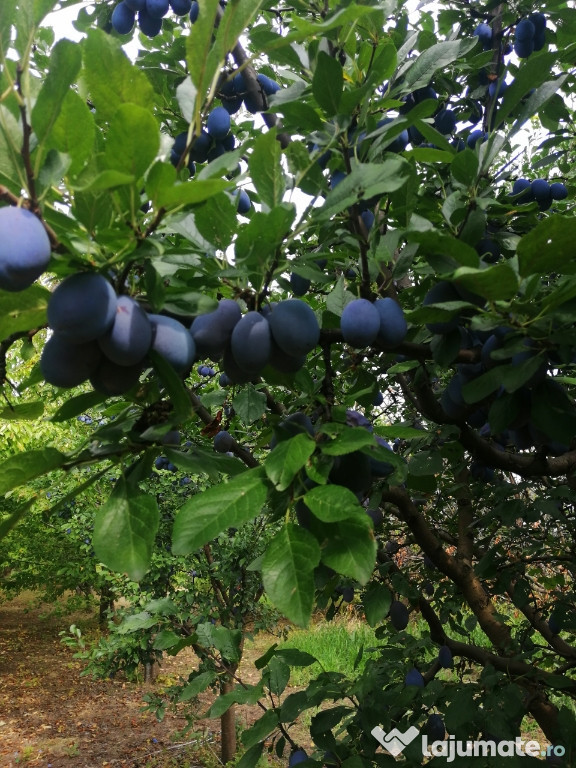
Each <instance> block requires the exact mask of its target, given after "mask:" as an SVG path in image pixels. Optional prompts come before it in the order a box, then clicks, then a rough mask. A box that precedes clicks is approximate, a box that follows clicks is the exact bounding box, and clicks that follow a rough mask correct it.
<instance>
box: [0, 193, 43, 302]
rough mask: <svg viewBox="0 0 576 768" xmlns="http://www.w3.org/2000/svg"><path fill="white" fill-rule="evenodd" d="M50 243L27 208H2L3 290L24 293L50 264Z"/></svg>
mask: <svg viewBox="0 0 576 768" xmlns="http://www.w3.org/2000/svg"><path fill="white" fill-rule="evenodd" d="M50 251H51V248H50V240H49V238H48V235H47V234H46V230H45V229H44V226H43V225H42V222H41V221H40V219H38V218H37V217H36V216H34V214H33V213H31V212H30V211H29V210H27V209H26V208H16V207H14V206H7V207H5V208H0V288H1V289H2V290H4V291H23V290H24V289H25V288H28V287H29V286H30V285H32V283H33V282H34V281H35V280H36V279H37V278H39V277H40V275H41V274H42V273H43V272H44V271H45V270H46V268H47V266H48V262H49V261H50Z"/></svg>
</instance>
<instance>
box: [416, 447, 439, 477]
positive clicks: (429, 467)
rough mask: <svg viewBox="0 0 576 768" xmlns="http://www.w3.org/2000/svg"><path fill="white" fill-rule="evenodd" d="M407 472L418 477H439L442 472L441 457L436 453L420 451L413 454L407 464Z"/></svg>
mask: <svg viewBox="0 0 576 768" xmlns="http://www.w3.org/2000/svg"><path fill="white" fill-rule="evenodd" d="M408 471H409V472H410V474H411V475H416V476H418V477H420V476H423V475H439V474H441V472H442V456H441V455H440V454H439V453H437V452H436V451H434V452H432V451H420V452H419V453H415V454H414V455H413V456H412V457H411V458H410V461H409V463H408Z"/></svg>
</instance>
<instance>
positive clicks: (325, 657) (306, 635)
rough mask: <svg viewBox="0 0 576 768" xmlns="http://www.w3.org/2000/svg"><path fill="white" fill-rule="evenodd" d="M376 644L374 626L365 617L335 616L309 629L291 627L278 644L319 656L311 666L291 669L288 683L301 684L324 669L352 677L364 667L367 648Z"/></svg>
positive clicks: (377, 643)
mask: <svg viewBox="0 0 576 768" xmlns="http://www.w3.org/2000/svg"><path fill="white" fill-rule="evenodd" d="M377 645H379V642H378V640H377V639H376V635H375V634H374V630H373V629H372V628H371V627H369V626H368V624H367V623H366V622H365V621H361V620H360V619H350V618H342V617H338V618H336V619H334V620H333V621H329V622H327V621H320V622H318V623H317V624H313V625H312V626H310V627H309V628H308V629H293V630H292V631H291V632H290V634H289V635H288V639H287V640H286V642H284V643H281V644H280V646H279V647H280V648H297V649H298V650H299V651H305V652H306V653H309V654H311V655H312V656H314V657H315V658H317V659H318V663H317V664H313V665H311V666H310V667H296V668H294V669H292V674H291V675H290V684H291V685H296V686H300V685H307V684H308V682H309V681H310V680H312V679H313V678H314V677H316V675H318V674H319V673H320V672H323V671H324V672H340V673H342V674H344V675H348V676H350V677H355V676H356V675H358V674H359V673H360V672H361V671H362V670H363V669H364V665H365V664H366V659H367V654H368V652H369V650H370V649H371V648H374V647H375V646H377Z"/></svg>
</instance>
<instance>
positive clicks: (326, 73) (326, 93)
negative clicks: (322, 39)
mask: <svg viewBox="0 0 576 768" xmlns="http://www.w3.org/2000/svg"><path fill="white" fill-rule="evenodd" d="M343 87H344V70H343V69H342V65H341V64H340V62H339V61H338V60H337V59H336V58H334V57H333V56H329V55H328V54H327V53H325V52H324V51H320V53H319V54H318V59H317V60H316V68H315V70H314V77H313V78H312V93H313V94H314V98H315V99H316V101H317V102H318V104H319V105H320V107H321V108H322V110H323V111H324V113H325V115H326V116H327V117H332V116H333V115H337V114H338V107H339V106H340V99H341V98H342V89H343Z"/></svg>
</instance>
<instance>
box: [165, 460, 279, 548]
mask: <svg viewBox="0 0 576 768" xmlns="http://www.w3.org/2000/svg"><path fill="white" fill-rule="evenodd" d="M266 495H267V488H266V484H265V482H264V478H263V470H262V469H261V468H260V467H256V468H254V469H249V470H248V471H247V472H243V473H242V474H241V475H238V476H236V477H235V478H233V479H232V480H229V481H228V482H227V483H222V484H221V485H216V486H213V487H212V488H209V489H208V490H206V491H204V492H203V493H201V494H198V495H197V496H194V497H193V498H192V499H190V501H188V502H187V503H186V504H184V506H183V507H182V508H181V509H180V511H179V513H178V515H177V516H176V520H175V521H174V531H173V534H172V551H173V552H174V554H176V555H187V554H190V552H194V551H195V550H196V549H199V548H200V547H202V546H203V545H204V544H207V543H208V542H209V541H211V540H212V539H214V538H216V536H218V534H219V533H221V532H222V531H224V530H226V528H230V527H231V526H234V527H236V528H238V527H239V526H240V525H242V523H246V522H248V520H251V519H252V518H253V517H256V515H258V514H259V513H260V510H261V509H262V506H263V504H264V501H265V500H266Z"/></svg>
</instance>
